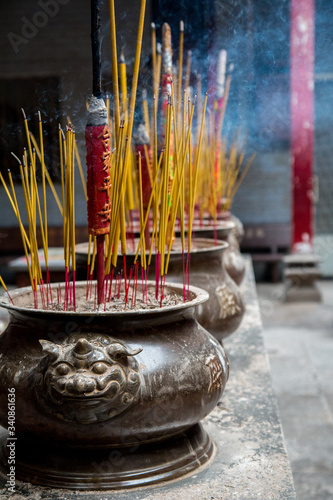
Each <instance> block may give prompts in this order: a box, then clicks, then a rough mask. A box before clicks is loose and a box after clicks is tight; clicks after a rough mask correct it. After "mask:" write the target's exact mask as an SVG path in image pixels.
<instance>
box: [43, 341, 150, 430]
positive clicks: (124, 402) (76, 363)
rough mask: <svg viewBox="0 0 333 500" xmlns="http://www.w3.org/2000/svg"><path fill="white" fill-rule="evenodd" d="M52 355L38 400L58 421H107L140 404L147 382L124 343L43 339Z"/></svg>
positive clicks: (45, 366) (45, 365)
mask: <svg viewBox="0 0 333 500" xmlns="http://www.w3.org/2000/svg"><path fill="white" fill-rule="evenodd" d="M40 344H41V346H42V348H43V351H44V352H45V353H46V356H44V357H43V358H42V360H41V363H40V365H39V370H38V374H37V380H36V385H35V394H36V397H37V401H38V403H39V405H40V406H41V407H43V408H44V411H47V412H48V413H50V414H52V415H53V416H55V417H56V418H60V419H62V420H66V421H69V422H78V423H80V424H90V423H94V422H103V421H105V420H108V419H111V418H113V417H115V416H116V415H119V414H120V413H122V412H123V411H125V410H126V409H127V408H129V407H130V406H131V405H132V404H133V403H134V402H135V401H137V400H138V397H139V393H140V385H141V382H140V380H141V377H140V373H139V368H138V363H137V361H136V360H135V356H136V355H137V354H139V353H140V352H141V351H142V348H137V349H130V348H129V347H128V346H126V345H125V344H124V343H123V342H119V341H118V340H115V339H112V338H110V337H107V336H102V335H85V337H83V336H80V335H79V336H78V335H72V336H71V337H69V338H68V339H67V340H66V341H65V342H64V343H62V344H56V343H53V342H50V341H48V340H40Z"/></svg>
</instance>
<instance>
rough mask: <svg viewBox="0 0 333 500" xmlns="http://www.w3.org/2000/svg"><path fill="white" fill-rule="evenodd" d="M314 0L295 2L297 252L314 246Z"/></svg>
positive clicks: (293, 70)
mask: <svg viewBox="0 0 333 500" xmlns="http://www.w3.org/2000/svg"><path fill="white" fill-rule="evenodd" d="M314 19H315V6H314V0H291V22H290V25H291V33H290V78H291V157H292V189H293V201H292V212H293V214H292V215H293V251H294V252H297V251H299V250H301V249H306V248H308V250H309V251H311V250H312V244H313V218H314V217H313V216H314V214H313V196H312V193H313V143H314V101H313V96H314Z"/></svg>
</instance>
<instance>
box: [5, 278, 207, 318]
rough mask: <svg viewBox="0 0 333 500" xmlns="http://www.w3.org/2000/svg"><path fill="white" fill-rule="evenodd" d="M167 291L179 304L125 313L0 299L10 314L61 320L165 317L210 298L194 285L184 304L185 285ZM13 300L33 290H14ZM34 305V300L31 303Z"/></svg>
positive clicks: (169, 284) (53, 285) (171, 285)
mask: <svg viewBox="0 0 333 500" xmlns="http://www.w3.org/2000/svg"><path fill="white" fill-rule="evenodd" d="M93 284H96V280H95V281H93ZM59 285H60V286H61V287H64V285H65V284H64V283H51V288H52V289H54V290H56V289H57V288H58V286H59ZM147 286H148V287H151V288H154V287H155V281H151V280H148V281H147ZM76 287H77V288H84V289H85V287H86V283H85V282H83V281H82V282H77V283H76ZM165 289H170V291H173V292H174V291H176V292H177V294H178V296H179V299H180V300H179V302H177V303H176V304H173V305H163V306H162V307H154V308H151V309H126V310H123V311H119V310H116V311H115V310H107V311H104V310H93V311H72V310H71V311H64V310H54V309H43V308H42V307H41V308H38V309H35V308H34V307H24V306H20V305H15V304H14V305H13V304H12V303H11V302H10V300H9V298H8V297H7V296H5V295H3V296H2V297H0V307H3V308H4V309H7V310H8V312H9V313H14V314H15V313H21V314H24V313H26V314H29V316H31V315H41V314H43V315H45V316H46V317H47V316H49V315H50V316H52V315H57V317H59V318H68V317H70V316H71V317H73V316H75V317H91V316H95V317H96V316H97V317H100V318H102V317H106V318H108V317H113V318H118V317H119V318H135V317H136V316H151V315H154V316H156V315H159V314H160V315H163V314H164V313H172V312H179V311H185V310H187V309H190V308H195V307H196V306H198V305H200V304H203V303H204V302H206V301H207V300H208V298H209V293H208V292H207V291H206V290H203V289H202V288H199V287H196V286H194V285H190V286H189V287H188V289H189V292H190V296H191V295H192V298H191V299H190V300H187V301H186V302H183V284H180V283H173V282H167V283H165ZM10 293H11V298H12V300H13V301H14V302H15V298H17V297H19V296H23V295H25V294H26V295H30V294H32V290H31V287H30V286H26V287H22V288H16V289H14V290H11V292H10ZM31 302H32V303H33V300H32V301H31Z"/></svg>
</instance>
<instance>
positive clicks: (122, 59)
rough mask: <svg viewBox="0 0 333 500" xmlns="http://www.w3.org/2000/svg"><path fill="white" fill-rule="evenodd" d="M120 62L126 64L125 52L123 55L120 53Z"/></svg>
mask: <svg viewBox="0 0 333 500" xmlns="http://www.w3.org/2000/svg"><path fill="white" fill-rule="evenodd" d="M119 61H120V62H121V63H124V62H125V56H124V52H123V51H121V53H120V57H119Z"/></svg>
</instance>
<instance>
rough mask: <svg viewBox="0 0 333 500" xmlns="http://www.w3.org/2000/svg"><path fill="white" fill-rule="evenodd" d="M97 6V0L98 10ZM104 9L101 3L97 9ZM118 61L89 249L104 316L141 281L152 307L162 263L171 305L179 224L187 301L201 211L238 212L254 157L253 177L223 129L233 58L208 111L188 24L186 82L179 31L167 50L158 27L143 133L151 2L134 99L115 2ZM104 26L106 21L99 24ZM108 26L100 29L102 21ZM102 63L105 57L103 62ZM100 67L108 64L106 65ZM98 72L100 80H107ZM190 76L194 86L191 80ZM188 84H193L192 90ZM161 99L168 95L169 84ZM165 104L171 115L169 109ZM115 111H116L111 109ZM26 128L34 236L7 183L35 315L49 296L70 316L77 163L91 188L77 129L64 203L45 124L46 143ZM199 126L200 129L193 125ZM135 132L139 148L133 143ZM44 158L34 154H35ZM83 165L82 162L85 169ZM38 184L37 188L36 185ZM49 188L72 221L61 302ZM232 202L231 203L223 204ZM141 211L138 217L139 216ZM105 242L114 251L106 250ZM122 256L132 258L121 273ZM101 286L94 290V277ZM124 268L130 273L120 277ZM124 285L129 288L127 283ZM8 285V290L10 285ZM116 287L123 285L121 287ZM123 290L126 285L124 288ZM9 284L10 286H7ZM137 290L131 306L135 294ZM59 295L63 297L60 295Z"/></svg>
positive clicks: (240, 143) (101, 126)
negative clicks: (51, 167)
mask: <svg viewBox="0 0 333 500" xmlns="http://www.w3.org/2000/svg"><path fill="white" fill-rule="evenodd" d="M96 2H97V0H92V10H93V9H96ZM97 3H98V2H97ZM109 7H110V35H111V59H112V71H113V99H110V97H109V95H107V96H106V105H105V104H104V101H103V99H102V92H101V89H100V87H98V86H97V91H96V85H95V92H94V97H93V98H91V99H90V104H89V110H88V125H87V129H86V142H87V187H86V186H85V183H83V187H84V195H85V197H86V199H87V203H88V230H89V245H88V246H89V249H88V262H87V291H86V298H87V299H91V298H93V295H94V294H95V298H94V303H95V306H96V308H98V309H99V308H103V306H104V309H105V308H106V306H107V303H108V302H110V301H112V300H113V297H114V296H115V295H117V296H119V293H120V286H123V287H124V306H125V307H130V306H131V305H135V301H136V298H133V297H136V290H137V287H138V282H139V281H140V280H141V282H142V285H141V286H142V296H143V300H147V299H148V298H147V276H148V271H149V266H150V264H151V261H152V258H154V259H155V270H156V275H155V282H156V286H155V298H156V300H159V301H160V304H161V305H162V304H163V299H164V286H165V277H166V274H167V271H168V266H169V260H170V254H171V248H172V244H173V241H174V236H173V234H174V230H175V227H176V225H177V226H178V225H179V228H180V234H181V244H182V252H183V281H184V300H186V296H187V294H186V287H188V285H189V276H190V252H191V247H192V228H193V221H194V218H195V215H196V213H195V208H196V207H199V216H200V217H203V215H204V214H205V213H206V212H208V213H209V214H210V216H211V217H212V218H213V219H214V220H216V218H217V214H218V211H219V210H222V209H227V208H230V204H231V202H232V199H233V196H234V195H235V193H236V191H237V189H238V188H239V186H240V184H241V182H242V180H243V178H244V176H245V174H246V172H247V170H248V169H249V166H250V164H251V162H252V161H253V157H252V158H250V160H249V161H248V162H247V164H246V166H245V168H244V169H242V168H241V167H242V163H243V160H244V156H245V139H242V140H241V135H240V133H238V134H234V136H233V138H232V140H231V145H230V148H229V150H228V151H227V140H226V138H224V137H222V128H223V120H224V115H225V109H226V105H227V101H228V94H229V89H230V83H231V74H230V73H229V74H228V73H226V53H225V51H223V52H221V54H220V58H219V71H218V81H217V84H216V88H217V94H216V96H215V105H214V107H213V109H210V110H208V119H206V109H207V94H206V95H205V98H204V100H202V98H201V79H200V76H198V78H197V94H198V96H195V97H194V98H192V96H191V93H190V92H189V90H188V88H189V83H190V74H191V52H189V53H188V55H187V60H186V69H185V71H183V67H182V66H183V41H184V23H183V22H181V23H180V47H179V62H178V72H177V75H176V82H174V81H173V78H172V43H171V30H170V27H169V26H168V25H164V26H163V30H162V45H161V46H159V44H158V42H157V41H156V27H155V25H154V24H152V43H153V45H152V52H153V58H152V60H153V92H154V94H153V98H152V100H151V109H149V100H148V95H147V92H146V91H143V92H142V120H141V122H140V123H138V124H137V125H135V124H134V116H135V107H136V94H137V84H138V74H139V65H140V56H141V41H142V33H143V21H144V12H145V0H141V6H140V15H139V26H138V35H137V45H136V53H135V60H134V69H133V77H132V84H131V91H130V92H128V84H127V77H126V62H125V57H124V54H121V57H120V61H119V76H120V88H118V59H117V47H116V30H115V12H114V2H113V0H110V2H109ZM97 21H98V20H97ZM96 24H97V25H98V22H96ZM97 59H98V58H97ZM99 64H100V62H99ZM97 73H98V71H97ZM183 73H184V75H185V76H184V78H183ZM183 80H184V85H183ZM160 81H161V84H162V86H161V94H160V96H159V82H160ZM159 98H160V100H161V109H160V112H159V111H158V109H159ZM110 102H113V108H112V110H111V109H110ZM24 120H25V126H26V134H27V143H28V152H27V151H25V152H24V155H23V160H22V162H21V161H20V160H19V163H20V168H21V174H22V184H23V188H24V193H25V202H26V210H27V215H28V220H29V228H28V231H26V229H25V228H24V227H23V224H22V222H21V216H20V212H19V208H18V204H17V200H16V196H15V191H14V186H13V183H12V179H11V176H10V174H9V181H10V188H11V190H12V194H10V191H9V189H8V187H7V184H6V182H5V180H4V178H3V177H2V176H1V177H0V179H1V182H2V184H3V185H4V187H5V189H6V192H7V194H8V197H9V200H10V202H11V205H12V207H13V210H14V212H15V215H16V216H17V219H18V222H19V227H20V231H21V235H22V240H23V244H24V248H25V253H26V257H27V263H28V270H29V276H30V280H31V285H32V288H33V291H34V297H35V307H38V294H37V290H39V292H40V296H41V302H42V307H49V306H50V305H52V302H53V301H55V302H59V304H60V303H61V304H62V307H63V308H64V309H65V310H69V309H73V310H75V308H76V294H75V251H74V247H75V213H74V164H75V163H76V164H77V166H78V168H79V170H80V175H81V179H83V173H82V165H81V162H80V158H79V154H78V149H77V146H76V142H75V133H74V128H73V126H71V125H69V126H68V127H67V128H66V132H65V133H64V132H63V131H62V130H61V128H59V149H60V167H61V187H62V190H61V191H62V196H61V197H62V199H61V200H59V198H58V196H57V193H56V191H55V189H54V186H53V184H52V181H51V179H50V176H49V174H48V172H47V169H46V166H45V161H44V149H43V134H42V124H41V121H40V129H39V145H38V141H37V140H36V139H35V137H34V136H33V135H32V133H31V132H30V131H29V130H28V126H27V121H26V118H25V117H24ZM194 123H196V126H194V125H193V124H194ZM134 128H135V134H134V138H135V147H134V148H133V147H132V143H131V138H132V135H133V129H134ZM32 146H34V148H35V149H33V147H32ZM36 153H37V157H38V159H39V161H40V163H41V166H42V172H43V174H42V200H43V209H42V208H41V203H40V200H39V192H38V189H37V183H36V173H35V172H36ZM75 160H76V162H75ZM29 179H30V181H29ZM45 179H46V180H47V181H48V182H49V184H50V186H51V190H52V192H53V194H54V196H55V197H56V201H57V204H58V207H59V210H60V212H61V214H62V218H63V229H64V238H63V239H64V260H65V287H64V292H63V295H64V296H62V290H61V289H60V288H59V289H58V290H57V299H55V297H53V295H52V289H51V286H50V278H49V271H48V250H47V248H48V240H47V211H46V191H45ZM221 200H222V201H221ZM134 209H135V210H134ZM135 213H137V220H138V223H139V228H140V229H139V238H138V242H136V243H135V242H134V238H133V236H132V234H133V227H132V229H131V230H130V231H128V230H127V231H126V227H127V226H128V224H129V223H130V224H132V226H133V220H134V219H135ZM37 215H38V220H39V222H40V226H41V233H42V243H43V251H44V256H45V262H46V269H47V271H46V277H45V283H46V284H44V281H43V276H42V273H41V270H40V264H39V260H38V245H37V238H36V223H37ZM129 234H130V240H131V244H132V245H133V246H132V250H133V249H136V251H135V259H134V265H133V266H132V267H130V268H128V265H127V258H126V254H127V245H128V243H129V241H128V235H129ZM104 239H105V250H104ZM118 254H120V255H122V265H120V266H119V259H118ZM96 266H97V269H98V272H97V287H95V288H94V287H93V284H92V278H93V273H94V269H95V268H96ZM118 269H120V271H118ZM122 278H123V282H122V281H121V280H122ZM1 283H2V281H1ZM113 283H114V284H115V286H114V287H113ZM121 283H123V284H122V285H121ZM3 285H4V284H3ZM130 286H131V287H132V289H133V293H132V301H131V302H130V301H129V289H130ZM53 293H54V292H53Z"/></svg>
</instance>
